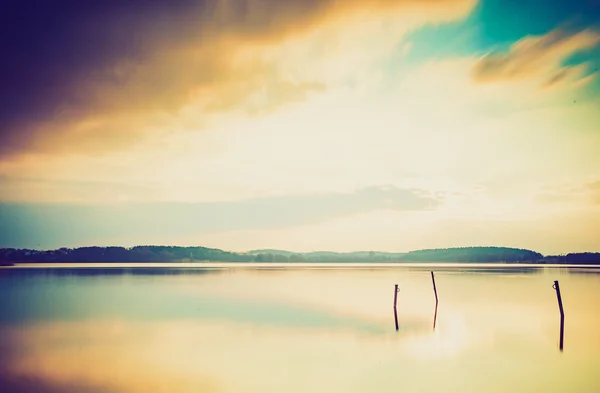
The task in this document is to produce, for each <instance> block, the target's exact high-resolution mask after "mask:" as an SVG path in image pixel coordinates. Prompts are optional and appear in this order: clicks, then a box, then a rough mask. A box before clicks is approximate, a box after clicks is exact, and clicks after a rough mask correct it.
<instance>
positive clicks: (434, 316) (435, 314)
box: [431, 272, 438, 329]
mask: <svg viewBox="0 0 600 393" xmlns="http://www.w3.org/2000/svg"><path fill="white" fill-rule="evenodd" d="M431 282H432V283H433V293H434V295H435V312H434V313H433V328H434V329H435V322H436V320H437V310H438V295H437V288H436V287H435V275H434V274H433V272H431Z"/></svg>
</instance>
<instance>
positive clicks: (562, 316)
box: [552, 280, 565, 351]
mask: <svg viewBox="0 0 600 393" xmlns="http://www.w3.org/2000/svg"><path fill="white" fill-rule="evenodd" d="M552 288H554V289H555V290H556V298H557V299H558V309H559V310H560V344H559V348H560V350H561V351H562V350H563V342H564V334H565V312H564V310H563V304H562V297H561V296H560V286H559V285H558V281H557V280H556V281H554V285H552Z"/></svg>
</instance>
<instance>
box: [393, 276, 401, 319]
mask: <svg viewBox="0 0 600 393" xmlns="http://www.w3.org/2000/svg"><path fill="white" fill-rule="evenodd" d="M398 292H400V289H398V284H396V285H395V287H394V321H395V322H396V331H398V312H397V311H396V300H397V299H398Z"/></svg>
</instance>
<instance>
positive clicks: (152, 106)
mask: <svg viewBox="0 0 600 393" xmlns="http://www.w3.org/2000/svg"><path fill="white" fill-rule="evenodd" d="M473 4H474V1H473V0H428V1H417V0H375V1H369V2H364V1H340V0H302V1H300V0H298V1H275V0H246V1H232V0H218V1H213V2H209V3H204V2H198V4H197V5H196V6H193V7H187V8H185V9H183V10H181V11H180V12H174V15H170V16H169V17H168V18H167V17H165V18H156V15H155V14H154V13H152V14H151V15H149V16H148V15H145V14H144V13H141V14H140V15H141V16H136V17H135V18H133V19H132V18H129V17H126V18H125V17H124V18H118V15H116V16H115V15H111V17H110V18H108V20H107V21H106V23H105V24H100V23H99V22H103V20H100V21H98V20H94V23H96V24H95V25H96V26H103V28H104V29H106V31H104V32H101V33H100V34H99V35H102V34H105V35H106V36H107V37H111V39H113V40H114V39H115V37H117V38H118V36H119V34H121V33H122V31H123V30H124V28H125V27H127V26H124V22H123V20H125V21H129V23H131V24H133V25H134V26H133V27H132V28H131V29H128V30H127V31H128V32H132V31H133V34H134V35H135V36H136V37H138V36H139V44H140V45H139V46H140V47H141V48H142V49H140V50H139V51H138V52H136V53H135V54H132V55H127V54H123V53H122V52H123V51H120V52H119V53H115V54H113V55H111V53H108V54H107V55H106V57H108V60H105V61H103V62H101V63H100V62H99V65H98V66H90V67H89V69H85V70H83V71H81V70H79V72H73V74H72V75H68V72H69V70H68V69H65V71H64V74H65V75H61V76H60V79H61V80H65V81H66V82H65V83H64V86H65V87H64V88H61V89H60V90H57V91H54V92H53V94H52V96H43V97H42V98H41V99H42V100H43V101H44V102H45V103H49V104H48V105H49V107H51V109H52V110H51V111H46V112H44V113H43V114H37V113H25V115H23V114H20V115H18V116H20V117H18V118H12V119H9V121H8V122H7V123H6V124H7V126H6V127H3V128H4V129H3V130H2V133H1V134H0V142H1V143H0V157H6V156H7V155H10V154H14V153H22V152H56V151H57V150H58V151H69V152H73V151H80V152H82V153H84V154H89V153H97V152H100V151H107V150H108V151H110V150H113V149H117V148H122V147H124V146H131V145H132V144H135V143H136V141H138V140H139V138H142V137H145V136H147V135H149V134H150V135H152V134H153V133H169V132H173V131H181V130H182V129H199V128H203V127H206V126H207V124H209V123H210V122H211V121H213V120H214V119H215V117H216V115H218V114H220V113H228V112H230V111H241V112H245V113H250V114H252V113H264V112H268V111H272V110H275V109H277V108H279V107H280V106H281V105H285V104H286V103H293V102H298V101H301V100H305V99H308V98H309V97H310V95H311V94H315V93H319V92H322V91H324V90H325V89H327V84H328V81H327V80H324V78H320V77H319V75H315V76H314V77H310V78H308V77H306V76H303V75H302V72H295V70H293V69H291V68H282V66H281V64H278V63H277V61H278V60H277V59H269V58H268V56H266V57H265V56H263V55H264V53H266V52H265V51H267V52H268V49H269V48H272V47H276V46H278V45H280V44H282V43H284V42H286V41H287V40H289V39H290V38H291V37H294V38H297V37H301V36H302V35H303V34H308V33H310V32H312V31H314V30H315V29H318V28H319V27H320V26H324V25H331V24H339V25H345V26H346V27H347V28H348V29H349V30H352V29H353V27H354V26H352V24H351V23H356V22H357V21H359V22H360V23H362V22H366V21H369V20H371V19H372V18H374V17H377V15H389V13H390V12H392V11H401V12H402V13H405V12H408V11H411V12H412V11H415V12H417V11H418V12H420V13H424V14H426V15H428V17H427V18H426V19H427V20H440V19H448V18H449V17H452V16H457V15H462V14H464V13H465V12H466V11H467V10H469V9H470V8H471V7H472V6H473ZM95 18H96V19H102V17H100V16H99V17H95ZM155 21H156V22H155ZM165 32H166V33H165ZM84 38H85V37H84ZM82 41H84V40H82ZM136 42H137V41H136ZM109 49H110V46H109ZM87 50H90V49H89V48H87ZM92 50H93V48H92ZM108 52H110V50H108ZM248 53H250V55H248ZM111 56H112V57H111ZM305 60H306V62H307V63H310V62H311V61H315V62H318V61H319V59H318V58H314V59H305ZM34 93H35V92H34ZM48 105H46V106H48ZM182 112H185V113H187V114H188V115H185V113H182ZM189 113H193V116H191V115H189ZM15 116H17V115H15Z"/></svg>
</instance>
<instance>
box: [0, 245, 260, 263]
mask: <svg viewBox="0 0 600 393" xmlns="http://www.w3.org/2000/svg"><path fill="white" fill-rule="evenodd" d="M0 260H1V261H7V262H189V261H222V262H251V261H253V260H254V257H253V256H252V255H248V254H238V253H233V252H229V251H223V250H219V249H214V248H206V247H170V246H136V247H132V248H125V247H80V248H60V249H58V250H49V251H37V250H22V249H13V248H4V249H0Z"/></svg>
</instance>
